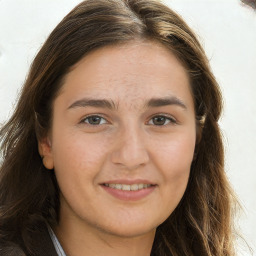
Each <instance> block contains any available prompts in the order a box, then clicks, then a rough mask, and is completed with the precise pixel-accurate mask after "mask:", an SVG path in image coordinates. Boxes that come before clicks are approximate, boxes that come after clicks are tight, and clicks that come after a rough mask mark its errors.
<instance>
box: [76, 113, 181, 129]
mask: <svg viewBox="0 0 256 256" xmlns="http://www.w3.org/2000/svg"><path fill="white" fill-rule="evenodd" d="M89 118H100V120H101V121H102V120H103V119H104V120H105V121H106V122H104V123H103V124H106V123H107V120H106V119H105V118H104V117H102V116H100V115H90V116H86V117H85V118H83V119H82V120H81V121H80V123H82V124H84V123H86V124H87V125H90V126H98V125H102V124H101V123H99V124H91V123H89V122H86V120H88V119H89ZM154 118H164V119H165V122H164V124H163V125H157V124H154V123H153V121H152V124H150V125H154V126H157V127H160V126H166V125H168V124H170V125H175V124H177V120H176V119H175V118H173V117H171V116H169V115H165V114H158V115H154V116H153V117H151V118H150V120H149V121H151V120H153V119H154ZM166 121H168V124H165V123H166Z"/></svg>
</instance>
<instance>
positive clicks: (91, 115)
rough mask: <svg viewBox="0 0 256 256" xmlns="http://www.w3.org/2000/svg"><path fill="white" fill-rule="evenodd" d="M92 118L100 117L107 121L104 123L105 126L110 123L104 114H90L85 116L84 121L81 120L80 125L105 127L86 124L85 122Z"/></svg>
mask: <svg viewBox="0 0 256 256" xmlns="http://www.w3.org/2000/svg"><path fill="white" fill-rule="evenodd" d="M90 117H100V118H102V119H104V120H105V121H106V123H104V124H107V123H109V121H108V120H107V118H106V117H105V116H104V115H103V114H98V113H97V114H88V115H86V116H84V117H83V118H82V119H80V121H79V124H87V125H90V126H100V125H103V124H95V125H93V124H90V123H85V120H86V119H88V118H90Z"/></svg>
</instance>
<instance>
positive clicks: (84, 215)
mask: <svg viewBox="0 0 256 256" xmlns="http://www.w3.org/2000/svg"><path fill="white" fill-rule="evenodd" d="M156 98H161V99H163V98H164V99H166V98H171V104H170V102H169V104H167V105H163V104H160V105H161V106H147V105H148V104H147V103H148V101H149V100H152V99H156ZM82 99H87V100H88V99H94V100H95V99H101V100H102V99H104V100H108V101H110V102H111V103H112V105H113V104H114V105H115V106H113V108H112V109H110V108H108V107H106V106H105V105H103V106H99V105H98V106H85V104H84V102H81V100H82ZM77 101H79V102H77ZM177 102H178V103H177ZM92 115H94V116H95V115H96V116H100V118H96V119H94V120H93V119H92V118H88V116H92ZM161 116H165V118H161ZM154 117H155V118H154ZM157 117H158V118H157ZM159 118H160V119H159ZM92 120H93V121H95V120H96V121H97V122H94V124H91V123H92ZM159 120H160V121H159ZM95 123H96V124H95ZM195 142H196V124H195V112H194V104H193V97H192V95H191V91H190V85H189V78H188V75H187V73H186V71H185V69H184V68H183V66H182V65H181V64H180V63H179V61H178V60H177V59H176V58H175V56H174V55H173V54H172V53H171V52H170V50H168V49H166V48H165V47H163V46H161V45H158V44H156V43H153V42H135V43H129V44H126V45H121V46H108V47H104V48H101V49H99V50H96V51H94V52H91V53H90V54H89V55H87V56H86V57H84V58H83V59H82V60H81V61H80V62H79V63H77V64H76V65H75V66H74V67H73V69H72V70H71V71H70V73H68V74H67V76H66V79H65V81H64V85H63V87H62V88H61V91H60V92H59V95H58V96H57V98H56V100H55V101H54V104H53V123H52V128H51V131H50V132H49V136H48V137H47V138H45V139H44V140H42V141H40V143H39V151H40V153H41V155H43V156H44V165H45V167H46V168H48V169H52V168H54V170H55V173H56V177H57V181H58V184H59V187H60V190H61V195H60V200H61V209H60V223H59V225H58V226H57V227H55V228H54V230H55V232H56V234H57V236H58V238H59V240H60V241H61V244H62V245H63V247H64V249H65V251H66V253H67V254H68V255H71V256H76V255H81V251H86V255H88V256H90V255H104V256H106V255H112V256H113V255H130V256H131V255H140V256H143V255H150V250H151V246H152V243H153V240H154V235H155V230H156V228H157V226H159V224H161V223H162V222H163V221H164V220H166V219H167V218H168V216H169V215H170V214H171V213H172V212H173V210H174V209H175V207H176V206H177V205H178V203H179V201H180V200H181V198H182V196H183V194H184V191H185V189H186V186H187V182H188V177H189V173H190V166H191V162H192V160H193V154H194V148H195ZM117 179H122V180H125V181H129V182H133V181H134V180H137V179H143V180H147V181H148V182H149V183H151V184H154V185H155V186H154V188H153V190H152V192H151V193H149V194H148V195H147V196H145V197H143V198H141V199H139V200H121V199H118V198H116V197H114V196H112V195H111V194H109V193H108V192H106V190H105V189H104V188H103V186H102V184H103V183H106V182H107V181H110V180H117Z"/></svg>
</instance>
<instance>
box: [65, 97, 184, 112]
mask: <svg viewBox="0 0 256 256" xmlns="http://www.w3.org/2000/svg"><path fill="white" fill-rule="evenodd" d="M168 105H176V106H179V107H181V108H183V109H185V110H186V109H187V106H186V105H185V103H184V102H182V101H181V100H180V99H178V98H177V97H174V96H172V97H165V98H152V99H150V100H149V101H147V102H146V104H145V105H144V107H162V106H168ZM77 107H83V108H85V107H96V108H107V109H110V110H114V109H115V110H117V109H118V105H116V104H115V102H114V101H112V100H107V99H91V98H83V99H80V100H77V101H75V102H74V103H72V104H71V105H70V106H69V107H68V109H73V108H77Z"/></svg>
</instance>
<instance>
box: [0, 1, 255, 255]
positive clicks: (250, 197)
mask: <svg viewBox="0 0 256 256" xmlns="http://www.w3.org/2000/svg"><path fill="white" fill-rule="evenodd" d="M92 1H95V0H92ZM79 2H80V0H43V1H39V0H0V123H1V122H3V121H4V120H6V119H7V117H8V116H10V113H11V112H12V109H13V106H14V104H15V102H16V99H17V95H18V91H19V89H20V87H21V85H22V84H23V81H24V79H25V76H26V73H27V71H28V69H29V65H30V63H31V61H32V59H33V57H34V56H35V54H36V52H37V51H38V49H39V48H40V46H41V45H42V43H43V42H44V40H45V39H46V38H47V36H48V34H49V33H50V32H51V30H52V29H53V28H54V27H55V26H56V25H57V23H58V22H59V21H60V20H61V19H62V17H63V16H64V15H65V14H66V13H68V11H70V10H71V8H73V7H74V6H75V5H76V4H77V3H79ZM165 2H166V3H167V4H168V5H169V6H170V7H171V8H173V9H174V10H176V11H178V13H180V14H181V15H182V16H183V18H184V19H185V20H186V21H187V22H188V23H189V24H190V26H191V27H192V28H193V29H194V30H195V31H196V33H197V34H198V35H199V37H200V40H201V42H202V44H203V45H204V47H205V49H206V52H207V55H208V57H209V59H210V62H211V65H212V69H213V72H214V74H215V76H216V77H217V80H218V81H219V83H220V86H221V88H222V91H223V95H224V99H225V111H224V114H223V118H222V120H221V126H222V129H223V135H224V140H225V147H226V170H227V173H228V176H229V178H230V181H231V183H232V185H233V187H234V189H235V191H236V193H237V195H238V196H239V198H240V201H241V203H242V206H243V207H244V214H243V215H242V217H241V218H240V222H239V223H240V226H241V231H242V233H243V235H244V237H245V238H246V240H247V242H248V243H249V244H250V245H251V247H253V248H254V249H255V248H256V206H255V205H256V195H255V194H256V102H255V101H256V75H255V74H256V12H254V11H253V10H252V9H250V8H247V7H245V6H242V5H241V4H240V1H239V0H165ZM239 255H246V256H247V255H250V254H249V252H246V251H245V249H244V248H243V246H242V245H241V253H240V254H239ZM254 255H256V252H255V254H254Z"/></svg>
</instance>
